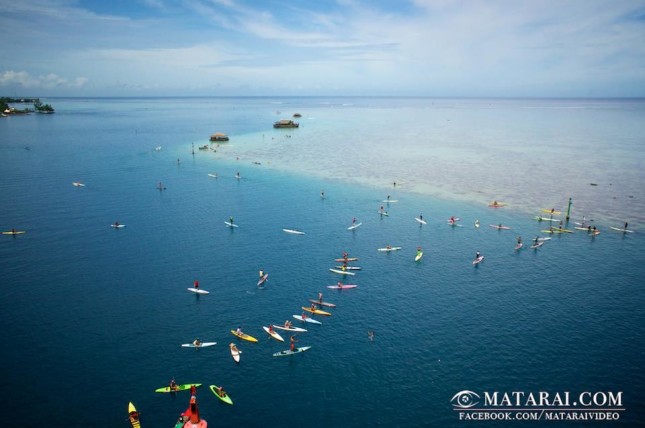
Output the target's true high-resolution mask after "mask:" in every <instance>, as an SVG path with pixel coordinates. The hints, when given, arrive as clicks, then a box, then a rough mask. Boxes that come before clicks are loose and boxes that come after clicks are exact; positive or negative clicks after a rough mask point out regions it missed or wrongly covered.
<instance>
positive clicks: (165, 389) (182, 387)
mask: <svg viewBox="0 0 645 428" xmlns="http://www.w3.org/2000/svg"><path fill="white" fill-rule="evenodd" d="M191 386H195V388H199V387H200V386H202V384H201V383H185V384H182V385H175V387H174V388H171V387H169V386H166V387H163V388H157V389H155V392H179V391H188V390H189V389H190V387H191Z"/></svg>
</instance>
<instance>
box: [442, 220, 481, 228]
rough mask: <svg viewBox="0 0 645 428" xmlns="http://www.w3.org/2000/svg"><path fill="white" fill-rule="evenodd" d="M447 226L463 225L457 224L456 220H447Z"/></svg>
mask: <svg viewBox="0 0 645 428" xmlns="http://www.w3.org/2000/svg"><path fill="white" fill-rule="evenodd" d="M448 226H452V227H464V226H463V225H462V224H459V223H457V222H456V221H449V222H448ZM476 227H479V226H476Z"/></svg>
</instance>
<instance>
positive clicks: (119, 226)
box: [110, 224, 125, 229]
mask: <svg viewBox="0 0 645 428" xmlns="http://www.w3.org/2000/svg"><path fill="white" fill-rule="evenodd" d="M110 227H113V228H115V229H121V228H123V227H125V224H111V225H110Z"/></svg>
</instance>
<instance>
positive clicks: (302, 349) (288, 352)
mask: <svg viewBox="0 0 645 428" xmlns="http://www.w3.org/2000/svg"><path fill="white" fill-rule="evenodd" d="M309 349H311V346H303V347H300V348H296V349H294V350H293V351H292V350H291V349H287V350H286V351H280V352H276V353H275V354H273V356H274V357H286V356H288V355H293V354H300V353H301V352H305V351H308V350H309Z"/></svg>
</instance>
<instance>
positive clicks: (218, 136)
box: [210, 132, 228, 142]
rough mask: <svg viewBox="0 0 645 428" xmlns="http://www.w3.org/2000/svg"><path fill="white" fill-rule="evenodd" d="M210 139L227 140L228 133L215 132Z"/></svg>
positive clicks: (214, 140) (215, 140)
mask: <svg viewBox="0 0 645 428" xmlns="http://www.w3.org/2000/svg"><path fill="white" fill-rule="evenodd" d="M210 141H212V142H222V141H228V135H226V134H223V133H221V132H216V133H215V134H213V135H211V137H210Z"/></svg>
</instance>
